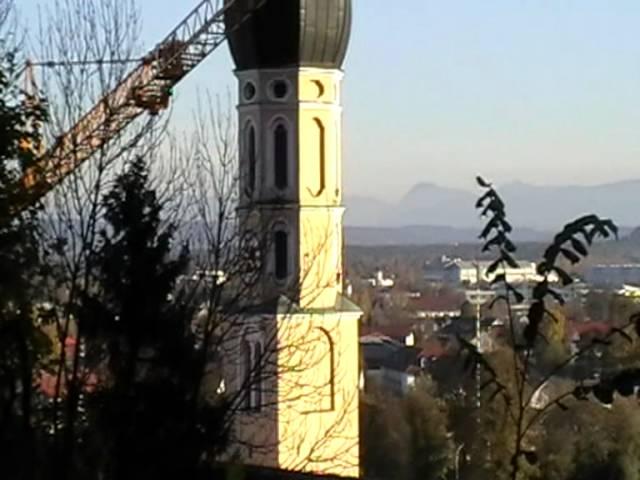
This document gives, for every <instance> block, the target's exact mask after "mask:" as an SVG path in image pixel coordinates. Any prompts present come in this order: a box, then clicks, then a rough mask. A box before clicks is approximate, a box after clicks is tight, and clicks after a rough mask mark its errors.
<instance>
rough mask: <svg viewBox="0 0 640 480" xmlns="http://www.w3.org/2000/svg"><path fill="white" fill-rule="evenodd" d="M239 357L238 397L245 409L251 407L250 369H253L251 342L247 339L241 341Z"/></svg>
mask: <svg viewBox="0 0 640 480" xmlns="http://www.w3.org/2000/svg"><path fill="white" fill-rule="evenodd" d="M240 350H241V358H242V360H241V361H242V383H241V384H240V392H239V393H240V397H241V398H242V406H243V407H244V409H245V410H249V409H250V408H251V392H250V389H251V371H252V369H253V359H252V355H251V353H252V352H251V344H250V343H249V341H248V340H243V341H242V346H241V348H240Z"/></svg>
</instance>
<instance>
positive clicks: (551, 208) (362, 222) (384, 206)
mask: <svg viewBox="0 0 640 480" xmlns="http://www.w3.org/2000/svg"><path fill="white" fill-rule="evenodd" d="M497 190H498V193H499V194H500V195H501V196H502V198H503V199H504V201H505V204H506V208H507V216H508V218H509V220H510V221H511V223H512V224H513V225H514V227H516V228H515V229H514V238H515V239H516V240H520V241H541V240H547V239H549V238H550V237H551V235H552V234H553V233H554V232H556V231H558V230H559V229H560V228H561V227H562V226H563V225H564V224H565V223H567V222H568V221H570V220H572V219H574V218H576V217H578V216H580V215H583V214H587V213H595V214H597V215H599V216H601V217H606V218H611V219H612V220H613V221H614V222H615V223H616V224H617V225H619V226H621V227H623V228H622V230H623V233H628V232H629V231H630V230H631V229H630V228H629V227H634V226H637V225H640V213H639V212H638V210H639V208H638V205H639V204H640V180H628V181H623V182H616V183H608V184H601V185H589V186H583V185H568V186H541V185H531V184H527V183H522V182H513V183H509V184H506V185H502V186H499V187H497ZM481 193H482V192H481V191H480V190H478V192H470V191H467V190H462V189H456V188H449V187H442V186H439V185H435V184H433V183H419V184H417V185H415V186H414V187H412V188H411V189H410V190H409V191H408V192H407V193H406V194H405V195H404V196H403V197H402V198H401V199H400V200H399V201H397V202H389V201H385V200H381V199H379V198H376V197H373V196H372V197H366V196H352V197H347V198H346V199H345V204H346V206H347V213H346V215H345V225H346V237H347V242H348V243H350V244H357V245H367V244H370V245H380V244H430V243H455V242H469V241H475V239H476V238H477V234H478V232H479V230H480V229H481V228H482V220H481V219H480V218H479V217H478V212H477V211H476V210H475V202H476V199H477V197H478V195H479V194H481Z"/></svg>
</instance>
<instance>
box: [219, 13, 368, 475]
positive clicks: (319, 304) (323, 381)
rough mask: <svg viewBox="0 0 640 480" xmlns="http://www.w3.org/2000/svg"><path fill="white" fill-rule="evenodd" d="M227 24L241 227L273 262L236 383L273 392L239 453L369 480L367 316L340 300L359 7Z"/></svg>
mask: <svg viewBox="0 0 640 480" xmlns="http://www.w3.org/2000/svg"><path fill="white" fill-rule="evenodd" d="M256 7H257V8H256ZM225 15H226V19H227V21H228V24H229V25H238V24H240V26H239V27H236V28H234V29H231V30H230V31H229V32H228V37H229V43H230V47H231V53H232V56H233V59H234V62H235V65H236V77H237V79H238V87H239V88H238V98H239V105H238V127H239V159H240V161H239V165H240V172H239V173H240V176H239V188H240V192H239V218H240V220H241V222H240V223H241V225H242V226H241V229H242V230H243V231H242V235H243V240H246V239H247V238H249V239H252V241H246V245H245V248H249V245H253V248H256V245H258V246H259V247H257V248H259V250H260V258H261V266H260V280H259V281H258V282H257V283H256V285H255V288H252V289H251V293H250V295H251V297H252V299H251V300H252V302H253V304H254V305H257V307H255V308H253V309H252V313H251V314H250V315H249V314H247V315H246V318H244V319H243V321H242V322H239V323H241V324H242V329H243V331H242V332H241V333H240V334H239V335H238V337H239V338H240V339H241V340H240V343H239V351H240V352H241V355H239V358H240V361H239V362H238V368H236V378H237V382H236V383H238V384H239V383H241V380H243V379H244V380H245V384H246V383H247V382H246V380H249V379H254V380H255V379H257V378H258V376H259V377H260V379H261V380H260V381H259V382H257V383H258V385H257V386H256V385H252V386H251V387H250V393H249V394H247V395H246V403H247V411H246V412H245V413H244V414H243V415H242V417H243V418H242V419H241V421H240V422H239V426H238V429H237V435H238V437H239V443H241V444H245V445H247V444H249V445H251V447H250V448H248V449H245V450H246V451H245V453H244V454H243V455H244V456H245V459H244V460H245V461H246V462H248V463H253V464H258V465H265V466H270V467H275V468H282V469H290V470H301V471H313V472H319V473H327V474H337V475H342V476H347V477H357V476H358V474H359V459H358V451H359V442H358V437H359V432H358V377H359V361H358V359H359V355H358V322H359V317H360V315H361V312H360V311H359V309H358V308H357V307H356V306H355V305H353V304H352V303H351V302H349V301H348V300H347V299H346V298H344V297H343V296H342V290H343V258H342V250H343V238H342V217H343V213H344V208H343V206H342V142H341V132H342V126H341V122H342V107H341V93H342V91H341V87H342V77H343V72H342V64H343V61H344V58H345V54H346V50H347V44H348V41H349V35H350V27H351V1H350V0H266V2H264V3H262V4H261V1H260V0H235V1H234V2H229V4H228V6H227V11H226V14H225ZM258 357H261V358H263V359H265V361H263V362H261V364H260V365H259V366H257V365H258V363H260V362H259V358H258ZM258 370H259V375H258V373H257V371H258ZM253 383H256V382H253ZM239 388H240V387H239Z"/></svg>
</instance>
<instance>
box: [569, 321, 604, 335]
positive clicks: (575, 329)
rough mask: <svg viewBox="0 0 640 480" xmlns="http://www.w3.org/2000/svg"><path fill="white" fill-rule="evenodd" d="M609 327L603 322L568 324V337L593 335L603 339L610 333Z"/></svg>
mask: <svg viewBox="0 0 640 480" xmlns="http://www.w3.org/2000/svg"><path fill="white" fill-rule="evenodd" d="M611 328H612V327H611V325H609V324H608V323H604V322H569V325H568V331H569V334H570V335H579V336H580V337H582V336H585V335H593V336H598V337H603V336H605V335H607V334H609V332H611Z"/></svg>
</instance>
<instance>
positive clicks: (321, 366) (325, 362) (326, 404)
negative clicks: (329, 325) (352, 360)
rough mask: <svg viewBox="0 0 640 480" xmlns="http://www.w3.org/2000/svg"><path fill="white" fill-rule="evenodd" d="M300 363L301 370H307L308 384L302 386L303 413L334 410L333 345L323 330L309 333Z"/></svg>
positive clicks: (313, 330) (334, 366)
mask: <svg viewBox="0 0 640 480" xmlns="http://www.w3.org/2000/svg"><path fill="white" fill-rule="evenodd" d="M304 346H305V348H304V349H303V350H304V352H303V354H302V356H301V357H302V359H301V361H302V362H303V365H302V366H301V368H302V369H308V370H309V371H310V372H311V374H310V375H309V376H308V384H307V382H304V384H303V386H302V390H303V391H304V392H303V395H304V400H305V403H306V406H305V408H304V410H303V411H304V412H305V413H316V412H328V411H332V410H335V396H336V386H335V368H336V365H335V362H336V358H335V345H334V343H333V339H332V338H331V335H330V334H329V332H328V331H327V330H325V329H324V328H320V327H318V328H313V329H312V330H311V331H309V333H308V335H307V338H306V341H305V343H304Z"/></svg>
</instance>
